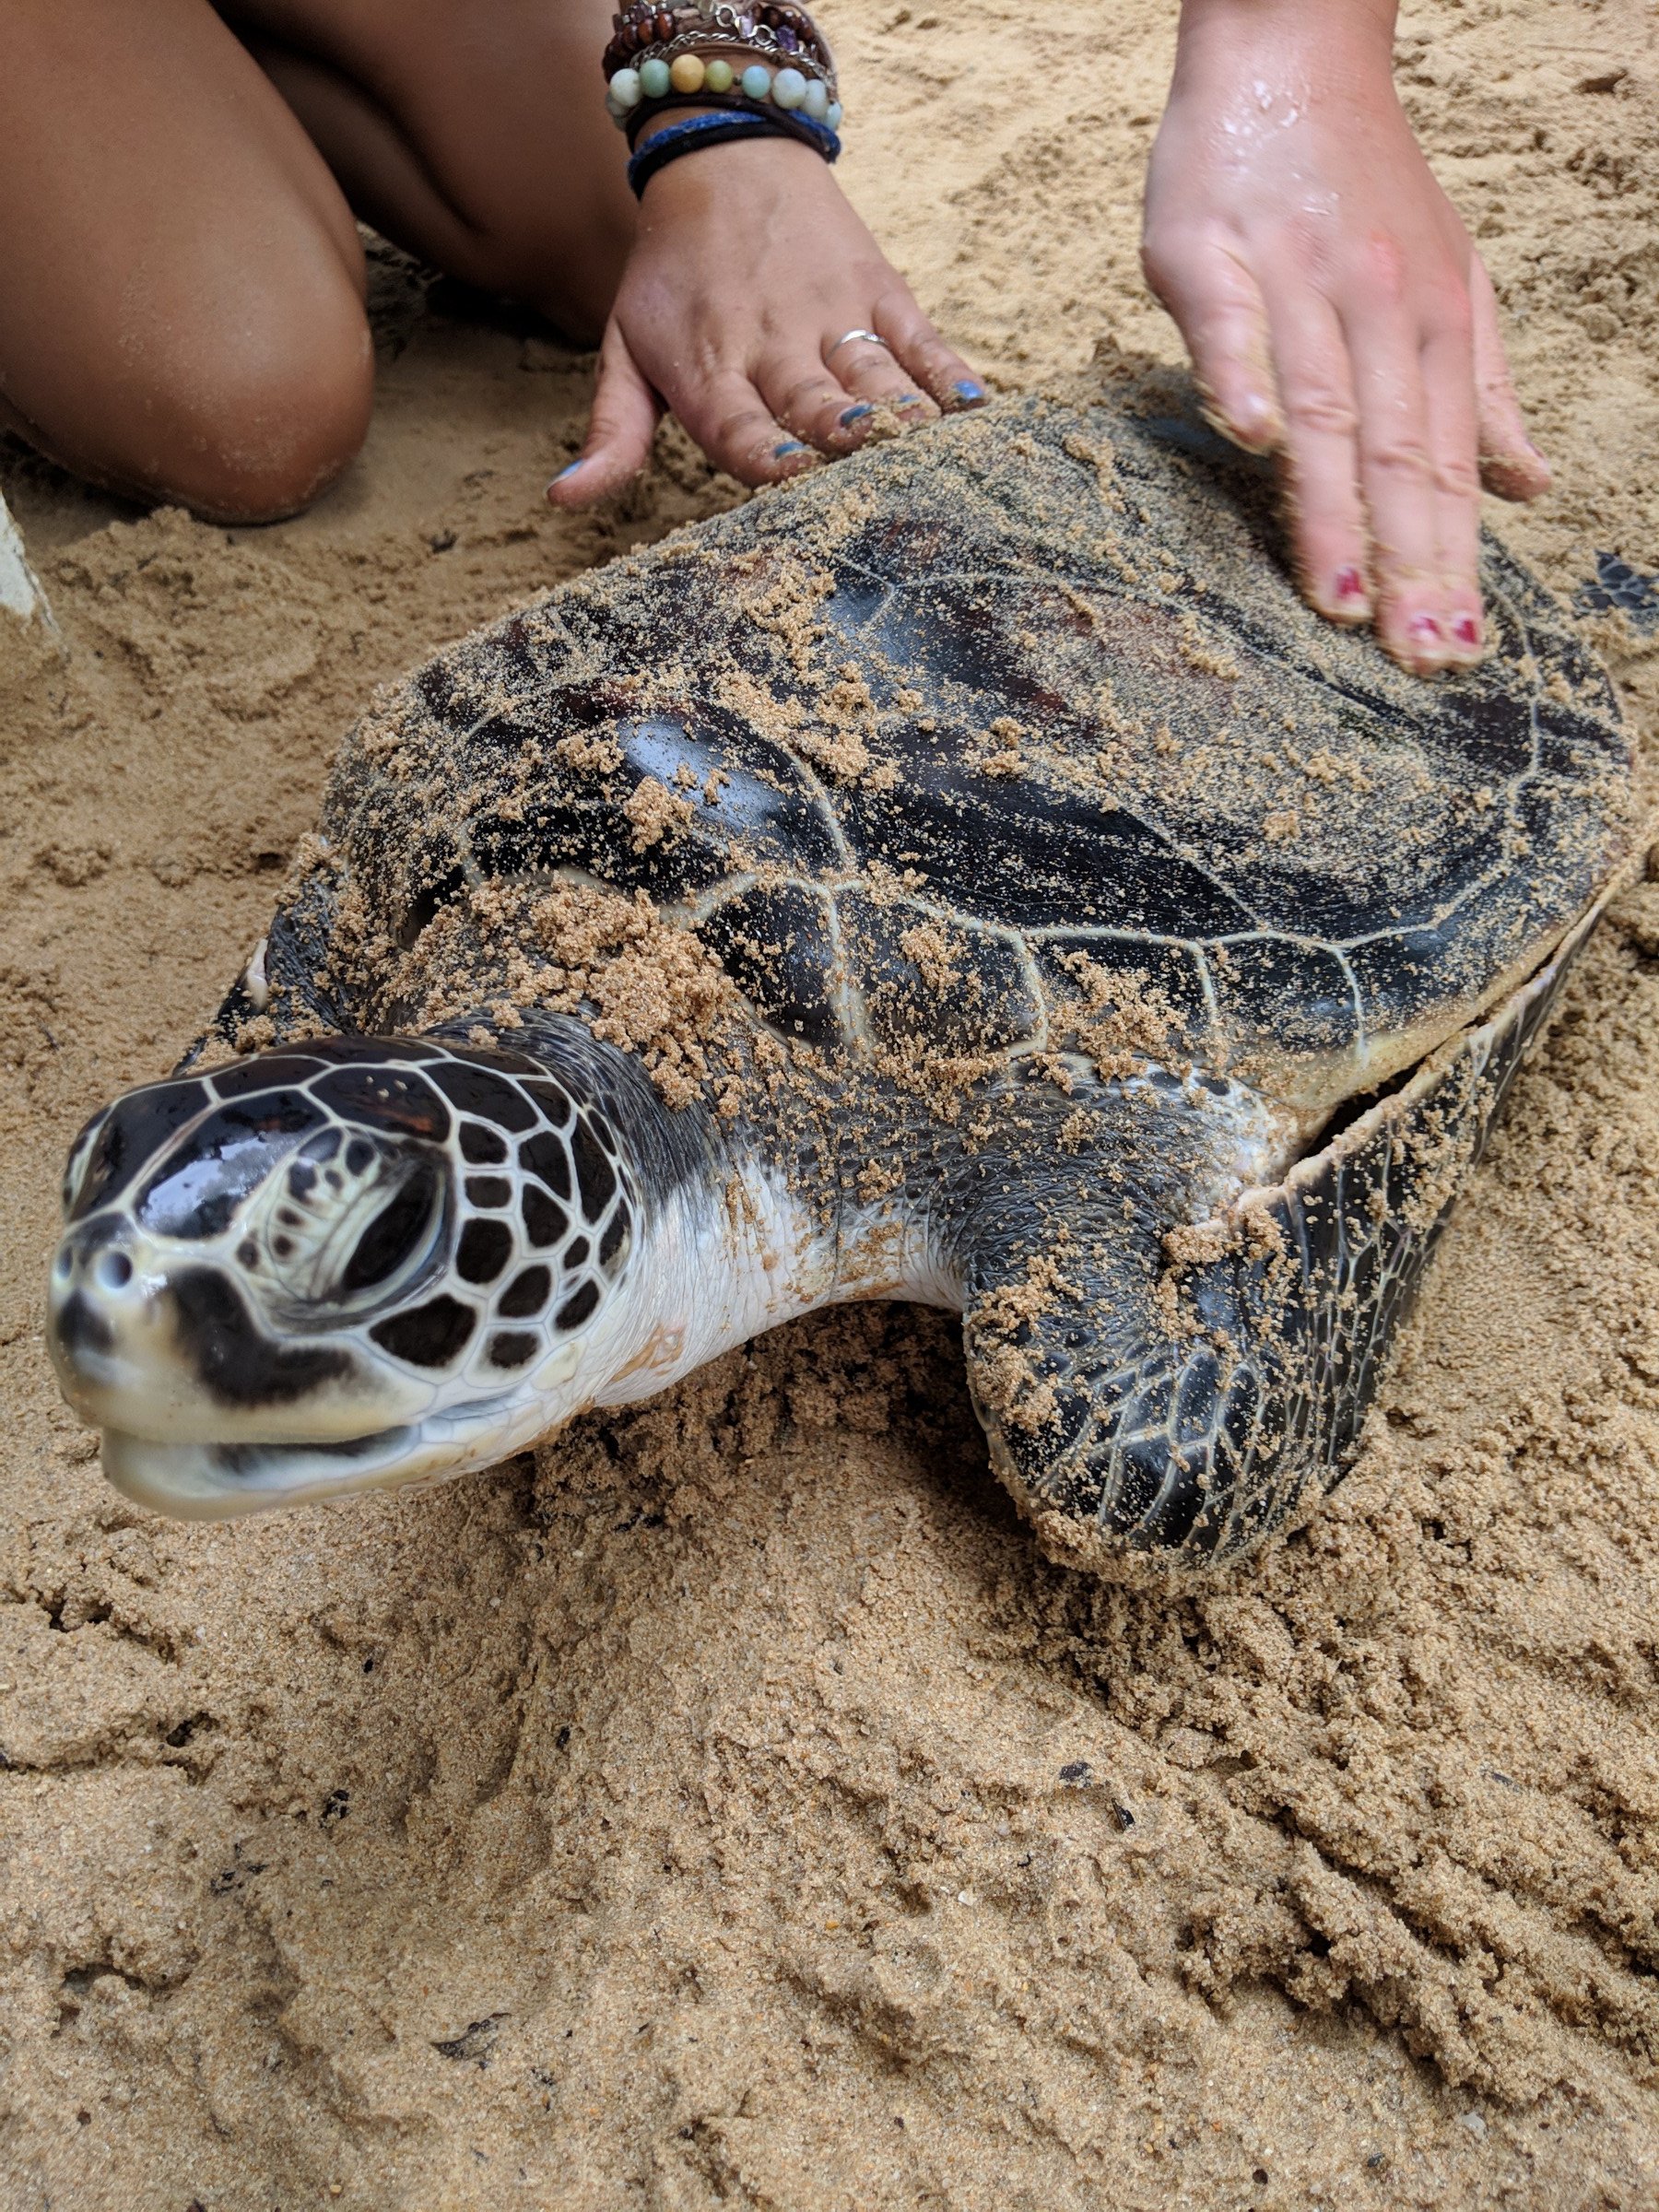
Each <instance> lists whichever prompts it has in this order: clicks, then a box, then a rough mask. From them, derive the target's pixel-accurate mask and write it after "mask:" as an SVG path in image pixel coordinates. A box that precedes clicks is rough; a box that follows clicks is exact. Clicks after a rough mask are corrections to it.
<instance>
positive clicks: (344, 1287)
mask: <svg viewBox="0 0 1659 2212" xmlns="http://www.w3.org/2000/svg"><path fill="white" fill-rule="evenodd" d="M64 1212H65V1232H64V1236H63V1240H62V1241H61V1242H60V1244H59V1246H58V1250H57V1254H56V1257H55V1259H54V1261H53V1268H52V1285H51V1318H50V1328H49V1336H50V1343H51V1349H52V1357H53V1364H54V1365H55V1367H56V1369H57V1372H58V1376H59V1380H60V1382H62V1385H63V1388H64V1392H65V1396H66V1397H67V1398H68V1400H69V1402H70V1404H71V1405H72V1406H74V1407H75V1409H76V1412H77V1413H79V1414H80V1415H81V1416H82V1418H84V1419H86V1420H88V1421H89V1422H92V1423H94V1424H96V1425H97V1426H98V1427H99V1428H100V1429H101V1430H103V1461H104V1467H105V1471H106V1472H107V1474H108V1475H109V1477H110V1478H111V1480H112V1482H113V1483H114V1484H115V1485H116V1487H117V1488H120V1489H122V1490H124V1491H125V1492H126V1493H127V1494H128V1495H129V1496H130V1497H132V1498H135V1499H136V1500H138V1501H139V1502H140V1503H141V1504H144V1505H147V1506H150V1507H153V1508H155V1509H156V1510H157V1511H159V1512H171V1513H181V1514H185V1515H188V1516H191V1517H193V1518H200V1519H218V1518H221V1517H225V1516H229V1515H230V1514H234V1513H240V1512H253V1511H254V1510H256V1509H258V1508H260V1507H265V1506H273V1505H282V1504H288V1503H295V1502H298V1501H300V1500H308V1499H316V1498H323V1497H333V1496H337V1495H339V1494H341V1493H344V1492H347V1491H351V1490H361V1489H368V1488H375V1487H379V1486H382V1485H388V1484H394V1483H402V1482H411V1481H432V1480H436V1479H439V1478H441V1477H443V1476H446V1475H457V1474H462V1473H465V1472H466V1471H467V1470H468V1469H470V1468H473V1467H479V1466H486V1465H489V1464H491V1463H492V1462H493V1461H495V1460H497V1459H500V1458H502V1457H504V1456H505V1455H506V1454H508V1453H512V1452H515V1451H518V1450H521V1449H523V1448H524V1445H525V1444H527V1443H529V1442H530V1441H534V1439H535V1437H537V1436H540V1435H543V1434H545V1433H546V1432H547V1430H549V1429H552V1428H554V1427H556V1426H557V1425H558V1424H559V1422H560V1421H561V1420H563V1419H565V1418H568V1417H569V1416H570V1415H571V1413H573V1412H575V1411H577V1410H578V1409H579V1408H580V1407H581V1406H583V1405H585V1404H587V1403H589V1402H591V1400H592V1399H593V1397H594V1394H596V1392H597V1390H598V1389H599V1388H600V1387H601V1386H602V1385H603V1384H604V1383H605V1382H606V1381H607V1380H608V1378H609V1376H610V1375H611V1374H612V1373H613V1372H614V1371H615V1370H616V1368H617V1366H618V1364H619V1361H620V1359H622V1358H624V1357H626V1354H625V1353H622V1352H619V1350H618V1346H619V1344H620V1342H621V1333H620V1332H621V1328H622V1324H623V1322H624V1321H625V1318H626V1317H625V1315H624V1314H622V1313H621V1312H619V1308H620V1304H621V1301H619V1300H618V1297H617V1295H616V1294H617V1292H618V1288H619V1287H620V1284H621V1281H622V1278H623V1276H624V1274H625V1273H626V1270H627V1267H628V1263H629V1257H630V1254H631V1251H632V1248H633V1245H634V1243H635V1241H636V1228H637V1222H638V1206H637V1199H636V1195H635V1193H634V1189H633V1184H632V1181H631V1178H630V1177H629V1173H628V1171H627V1170H626V1169H625V1167H624V1165H623V1163H622V1161H621V1160H620V1159H619V1158H618V1146H617V1141H616V1138H615V1135H614V1134H613V1132H612V1130H611V1128H610V1126H609V1124H608V1123H607V1121H606V1117H605V1115H604V1114H603V1113H602V1112H600V1111H598V1110H597V1109H596V1108H595V1107H594V1106H593V1105H592V1104H582V1103H580V1102H579V1101H578V1100H576V1099H575V1098H574V1097H573V1096H572V1095H571V1090H570V1089H569V1088H567V1087H566V1086H565V1085H564V1084H562V1083H560V1082H559V1080H558V1079H557V1078H556V1077H553V1076H552V1075H551V1074H550V1073H549V1072H548V1071H547V1069H546V1068H544V1067H543V1066H542V1065H540V1064H539V1063H537V1062H535V1061H533V1060H530V1059H528V1058H525V1057H523V1056H521V1055H518V1054H514V1053H502V1052H496V1051H489V1050H477V1049H474V1048H472V1047H470V1046H468V1047H463V1046H459V1045H449V1044H444V1043H441V1042H439V1041H436V1040H426V1039H419V1040H405V1039H386V1038H335V1039H330V1040H325V1041H320V1042H307V1043H305V1044H304V1045H302V1046H298V1047H288V1048H283V1049H278V1050H275V1051H270V1052H265V1053H255V1054H253V1055H252V1056H251V1057H249V1058H246V1059H242V1060H239V1061H238V1062H237V1063H236V1064H235V1065H232V1066H229V1067H224V1068H218V1069H216V1070H214V1071H212V1072H211V1073H209V1074H206V1075H191V1076H184V1077H175V1078H174V1079H172V1080H171V1081H169V1082H164V1083H152V1084H149V1085H147V1086H146V1087H145V1088H142V1089H139V1090H134V1091H130V1092H128V1093H127V1095H126V1096H125V1097H124V1098H123V1099H120V1100H117V1102H116V1103H115V1104H114V1105H113V1106H111V1107H110V1108H108V1109H107V1110H106V1111H105V1112H102V1113H100V1114H99V1115H97V1116H96V1117H95V1118H94V1119H93V1120H92V1121H91V1122H90V1123H88V1125H87V1127H86V1128H85V1129H84V1130H83V1131H82V1133H81V1135H80V1136H79V1137H78V1138H77V1139H76V1143H75V1146H74V1147H73V1148H72V1150H71V1152H70V1156H69V1164H68V1169H67V1172H66V1174H65V1184H64Z"/></svg>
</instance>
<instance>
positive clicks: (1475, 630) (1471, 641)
mask: <svg viewBox="0 0 1659 2212" xmlns="http://www.w3.org/2000/svg"><path fill="white" fill-rule="evenodd" d="M1452 635H1453V637H1454V638H1455V639H1456V640H1457V641H1458V643H1459V644H1460V645H1468V646H1471V647H1473V646H1477V645H1478V644H1479V643H1480V625H1479V623H1478V622H1477V620H1476V619H1475V618H1474V616H1473V615H1459V616H1458V618H1457V619H1456V621H1455V622H1453V625H1452Z"/></svg>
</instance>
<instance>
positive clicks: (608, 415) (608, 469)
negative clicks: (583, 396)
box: [547, 315, 663, 507]
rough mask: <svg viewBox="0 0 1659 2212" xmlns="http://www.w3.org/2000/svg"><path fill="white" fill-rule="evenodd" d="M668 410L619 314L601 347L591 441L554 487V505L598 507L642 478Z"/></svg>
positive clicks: (609, 325)
mask: <svg viewBox="0 0 1659 2212" xmlns="http://www.w3.org/2000/svg"><path fill="white" fill-rule="evenodd" d="M662 411H663V403H662V401H661V400H660V399H659V398H658V397H657V395H656V394H655V393H654V392H653V390H652V388H651V385H650V384H649V383H648V382H647V381H646V379H645V376H644V374H643V372H642V371H641V368H640V365H639V363H638V362H637V361H636V360H635V359H634V358H633V355H632V354H631V353H630V352H629V346H628V340H627V339H626V338H625V337H624V336H623V335H622V325H621V324H619V323H618V321H617V319H616V317H615V316H614V315H613V316H612V317H611V319H610V321H609V322H608V323H607V324H606V327H605V340H604V343H603V344H602V345H601V347H600V348H599V375H598V380H597V382H595V384H594V405H593V409H592V412H591V413H590V414H589V416H588V427H587V438H586V440H585V441H584V442H583V445H582V452H581V453H579V454H578V455H577V457H576V459H575V460H574V461H572V462H571V465H570V466H569V467H568V468H566V469H563V470H561V472H560V473H559V475H558V476H557V477H554V479H553V481H552V483H551V484H549V485H548V487H547V497H548V499H549V500H551V501H552V503H553V505H554V506H555V507H589V506H592V504H593V503H594V500H603V499H605V498H606V496H607V495H608V494H609V493H611V492H613V491H619V490H620V489H621V488H622V486H623V485H624V484H626V483H627V482H628V480H629V477H635V476H638V474H639V473H640V471H641V469H642V468H643V467H644V465H645V464H646V462H647V461H648V460H649V459H650V457H651V441H652V440H653V438H654V437H655V435H656V426H657V417H658V416H659V415H660V414H661V413H662Z"/></svg>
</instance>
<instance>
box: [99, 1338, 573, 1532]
mask: <svg viewBox="0 0 1659 2212" xmlns="http://www.w3.org/2000/svg"><path fill="white" fill-rule="evenodd" d="M577 1358H578V1354H577V1351H576V1347H574V1346H573V1345H572V1346H566V1347H561V1349H560V1351H559V1353H558V1354H556V1355H555V1361H554V1362H550V1363H548V1365H547V1366H545V1367H544V1369H543V1371H542V1373H541V1374H540V1376H539V1378H538V1380H539V1381H540V1382H541V1383H543V1384H544V1385H547V1384H551V1385H553V1386H555V1387H557V1386H558V1385H559V1384H560V1383H568V1382H569V1381H570V1377H571V1372H573V1371H574V1368H575V1365H576V1361H577ZM555 1366H556V1367H557V1371H552V1370H553V1369H554V1367H555ZM573 1410H577V1409H573ZM548 1427H549V1424H548V1418H547V1403H546V1400H545V1399H544V1398H543V1397H542V1396H541V1395H540V1394H539V1393H534V1392H532V1393H526V1392H515V1393H513V1394H511V1395H508V1396H503V1397H500V1398H497V1399H494V1400H491V1401H488V1402H487V1403H485V1404H483V1405H479V1406H467V1407H463V1408H461V1409H460V1410H459V1411H457V1412H454V1413H439V1414H430V1415H429V1416H428V1417H427V1418H426V1419H425V1420H422V1421H413V1422H407V1423H405V1424H403V1425H402V1426H399V1427H396V1428H392V1429H382V1430H377V1431H376V1432H375V1433H374V1434H373V1435H371V1436H359V1437H349V1438H345V1439H342V1440H340V1441H336V1442H332V1443H314V1442H313V1443H241V1444H224V1443H185V1444H179V1443H158V1442H156V1441H153V1440H152V1439H150V1438H148V1437H142V1436H134V1435H132V1434H131V1433H130V1432H128V1431H126V1430H120V1429H106V1430H105V1431H104V1437H103V1468H104V1473H105V1475H106V1476H107V1477H109V1479H110V1481H111V1482H112V1483H113V1485H114V1486H115V1488H117V1489H118V1490H120V1491H121V1492H122V1494H123V1496H124V1497H127V1498H130V1499H132V1500H133V1502H134V1503H135V1505H142V1506H145V1507H147V1509H148V1510H149V1511H150V1512H155V1513H169V1514H171V1515H173V1516H174V1517H175V1518H177V1519H180V1520H184V1521H231V1520H236V1519H238V1518H240V1517H241V1515H242V1514H244V1513H258V1512H270V1511H272V1510H273V1509H274V1508H276V1507H278V1506H290V1505H309V1504H320V1503H324V1502H325V1501H328V1500H335V1499H340V1498H348V1497H353V1496H356V1495H357V1494H358V1493H359V1492H360V1491H363V1490H382V1489H406V1488H415V1489H429V1488H431V1487H432V1486H433V1485H434V1484H436V1483H439V1482H445V1481H447V1480H448V1479H449V1478H450V1477H452V1476H456V1475H471V1474H474V1473H476V1472H477V1470H478V1469H479V1468H481V1467H492V1466H494V1465H496V1464H497V1462H498V1461H500V1460H502V1459H509V1458H511V1457H512V1454H513V1453H515V1452H522V1451H524V1449H525V1448H526V1447H527V1446H528V1445H530V1444H532V1443H535V1442H536V1441H538V1440H539V1439H541V1438H542V1437H545V1436H546V1435H547V1433H548Z"/></svg>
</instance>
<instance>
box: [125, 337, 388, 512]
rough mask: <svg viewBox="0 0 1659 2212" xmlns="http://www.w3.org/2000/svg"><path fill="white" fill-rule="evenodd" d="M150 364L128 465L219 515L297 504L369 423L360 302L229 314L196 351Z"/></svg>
mask: <svg viewBox="0 0 1659 2212" xmlns="http://www.w3.org/2000/svg"><path fill="white" fill-rule="evenodd" d="M271 304H273V305H274V304H275V303H271ZM146 367H147V369H148V370H149V371H150V372H149V373H147V374H146V375H145V376H144V378H143V379H142V381H143V382H144V383H145V385H146V386H147V389H146V390H145V391H144V393H143V394H142V401H141V405H140V406H139V407H138V408H137V409H135V410H134V413H133V415H132V417H131V418H129V419H130V420H131V421H132V422H133V424H134V427H135V429H136V431H137V435H136V437H135V439H133V440H132V441H130V442H131V445H132V459H131V462H130V463H129V464H128V467H129V468H130V469H131V470H132V473H133V474H134V475H135V477H136V478H137V480H138V481H139V482H140V483H141V484H142V485H143V487H144V488H146V489H147V490H148V491H150V492H151V493H159V494H161V495H162V496H164V497H166V498H168V499H171V500H177V501H178V502H179V503H180V504H181V505H182V506H186V507H189V508H191V509H192V510H193V511H194V512H196V513H198V514H201V515H204V516H206V518H207V519H209V520H210V521H214V522H231V523H259V522H276V521H278V520H279V519H280V518H281V517H282V516H284V515H288V514H295V513H298V512H300V509H302V508H305V507H308V506H309V505H310V504H311V502H312V500H314V499H316V498H317V497H318V496H319V494H320V493H322V492H324V491H325V490H326V489H327V488H328V487H329V485H330V484H332V483H333V482H334V481H335V478H336V477H338V476H339V475H340V474H341V472H342V471H343V470H344V469H345V468H346V467H347V465H348V464H349V463H350V462H351V461H352V460H353V459H354V458H355V456H356V454H357V453H358V451H359V448H360V447H361V445H362V442H363V439H364V436H365V434H366V433H367V430H368V428H369V416H370V411H371V406H372V403H373V391H374V357H373V348H372V346H371V340H370V335H369V327H368V323H367V319H366V318H365V316H364V314H363V312H362V309H361V308H360V307H359V305H358V303H357V302H356V300H347V302H345V303H343V304H342V303H341V302H338V301H331V302H326V303H324V312H311V313H306V312H302V311H301V312H295V311H294V306H293V303H291V302H290V303H289V304H288V312H287V313H286V314H283V313H276V314H273V313H269V312H265V313H260V314H256V315H253V316H246V315H243V316H235V315H232V316H227V317H225V318H224V319H223V321H222V322H218V321H217V320H216V325H215V327H214V328H213V329H212V330H211V331H210V332H208V333H206V334H205V335H204V338H203V342H202V343H201V344H200V345H199V346H198V347H195V348H194V349H193V350H192V351H191V353H190V354H189V356H188V358H186V359H177V358H174V359H171V360H164V361H161V362H159V363H156V364H154V367H153V368H152V367H151V365H150V364H146ZM156 369H159V371H160V373H159V375H158V374H156V373H155V370H156ZM117 466H118V467H119V463H118V464H117ZM122 473H126V471H125V470H123V471H122Z"/></svg>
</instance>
